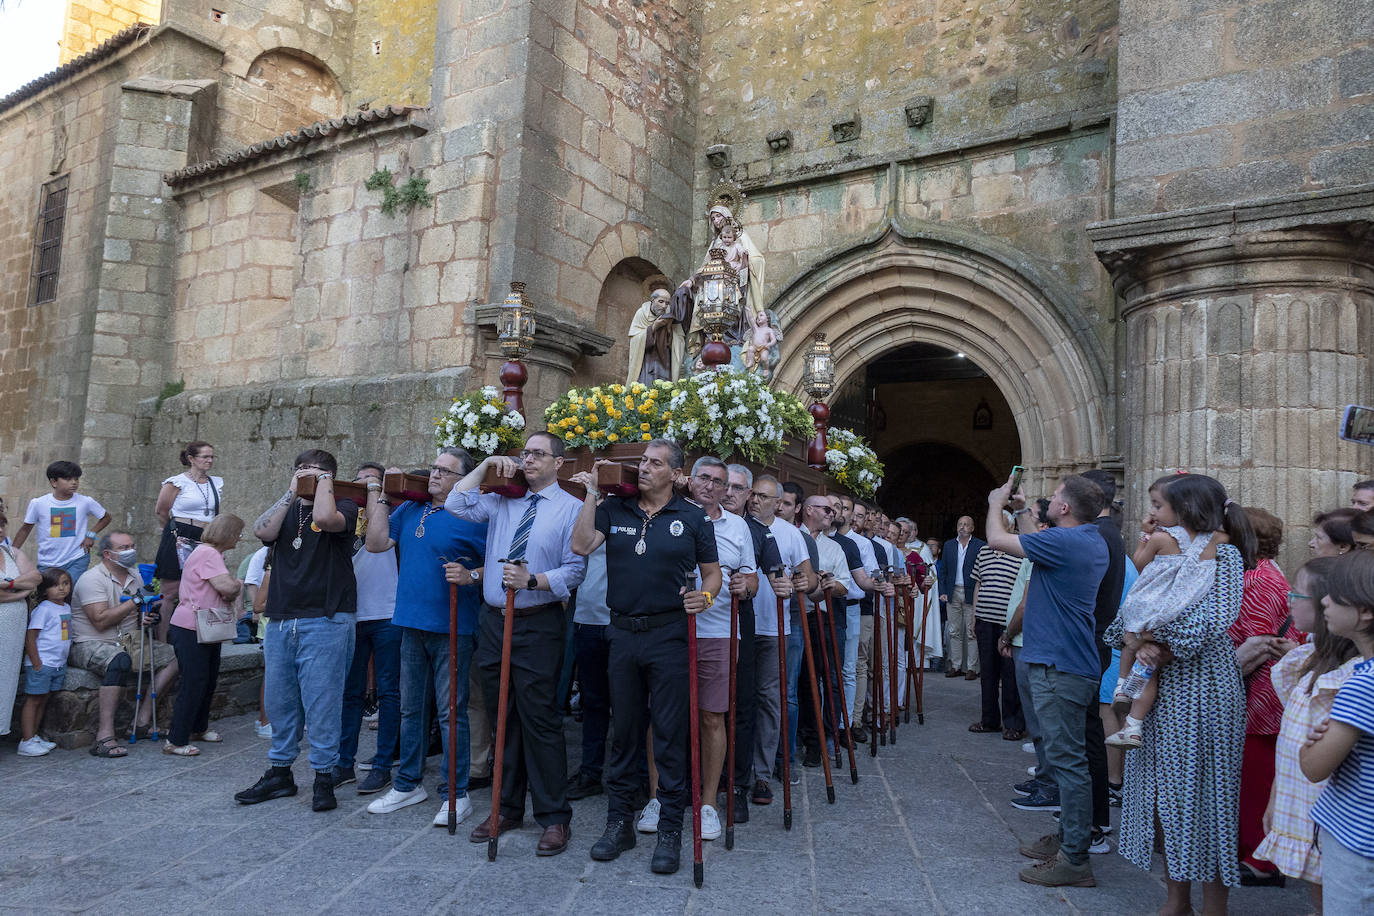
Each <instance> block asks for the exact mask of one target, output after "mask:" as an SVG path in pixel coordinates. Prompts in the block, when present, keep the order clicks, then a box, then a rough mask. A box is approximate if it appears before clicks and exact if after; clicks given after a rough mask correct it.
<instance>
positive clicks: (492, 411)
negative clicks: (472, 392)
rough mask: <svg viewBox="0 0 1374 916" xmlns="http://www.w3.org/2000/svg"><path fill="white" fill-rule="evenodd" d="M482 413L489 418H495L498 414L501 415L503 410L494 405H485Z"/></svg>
mask: <svg viewBox="0 0 1374 916" xmlns="http://www.w3.org/2000/svg"><path fill="white" fill-rule="evenodd" d="M482 413H484V414H486V415H487V416H489V417H494V416H496V415H497V414H499V413H501V408H499V407H497V406H495V405H493V404H483V405H482Z"/></svg>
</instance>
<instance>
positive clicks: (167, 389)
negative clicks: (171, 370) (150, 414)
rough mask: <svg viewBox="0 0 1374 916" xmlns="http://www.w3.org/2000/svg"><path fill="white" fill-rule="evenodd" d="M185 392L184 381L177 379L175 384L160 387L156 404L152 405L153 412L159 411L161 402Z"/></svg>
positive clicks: (170, 383)
mask: <svg viewBox="0 0 1374 916" xmlns="http://www.w3.org/2000/svg"><path fill="white" fill-rule="evenodd" d="M185 390H186V379H184V378H182V379H177V380H176V381H175V382H168V383H167V384H165V385H163V386H162V391H161V392H160V393H159V394H158V396H157V403H156V404H155V405H153V410H161V409H162V402H163V401H165V400H167V399H168V398H174V397H176V396H177V395H179V394H181V393H182V392H183V391H185Z"/></svg>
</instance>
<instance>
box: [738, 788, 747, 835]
mask: <svg viewBox="0 0 1374 916" xmlns="http://www.w3.org/2000/svg"><path fill="white" fill-rule="evenodd" d="M747 823H749V790H748V789H746V788H745V787H744V786H735V824H736V825H739V824H747Z"/></svg>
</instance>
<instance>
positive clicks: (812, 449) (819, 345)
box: [802, 333, 835, 470]
mask: <svg viewBox="0 0 1374 916" xmlns="http://www.w3.org/2000/svg"><path fill="white" fill-rule="evenodd" d="M802 387H803V388H805V389H806V393H807V394H809V395H810V396H811V407H810V408H809V410H810V412H811V419H812V420H813V421H814V422H815V425H816V435H815V436H814V437H812V439H811V443H810V445H808V446H807V449H806V463H807V464H808V465H810V466H811V467H813V468H819V469H821V470H824V469H825V451H826V441H825V431H826V429H827V427H828V426H829V421H830V408H829V407H827V406H826V405H825V399H826V398H827V397H829V396H830V392H831V390H832V389H833V388H834V387H835V360H834V358H833V357H831V355H830V344H828V343H826V342H825V334H824V333H817V334H816V338H815V339H814V340H813V341H811V346H810V347H809V348H807V351H806V358H805V362H804V363H803V368H802Z"/></svg>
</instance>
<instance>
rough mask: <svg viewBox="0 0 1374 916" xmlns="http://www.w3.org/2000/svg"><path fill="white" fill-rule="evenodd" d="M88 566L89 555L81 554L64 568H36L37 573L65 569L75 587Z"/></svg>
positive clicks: (89, 561)
mask: <svg viewBox="0 0 1374 916" xmlns="http://www.w3.org/2000/svg"><path fill="white" fill-rule="evenodd" d="M90 565H91V555H90V554H89V553H83V554H81V556H79V557H77V558H76V559H75V560H72V561H71V562H70V563H68V564H67V565H66V566H40V567H38V571H39V572H46V571H47V570H49V569H65V570H66V571H67V575H69V576H71V577H72V583H73V585H75V583H76V580H77V579H80V578H81V574H82V573H84V572H85V571H86V570H87V569H89V568H90ZM140 581H141V580H140Z"/></svg>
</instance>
